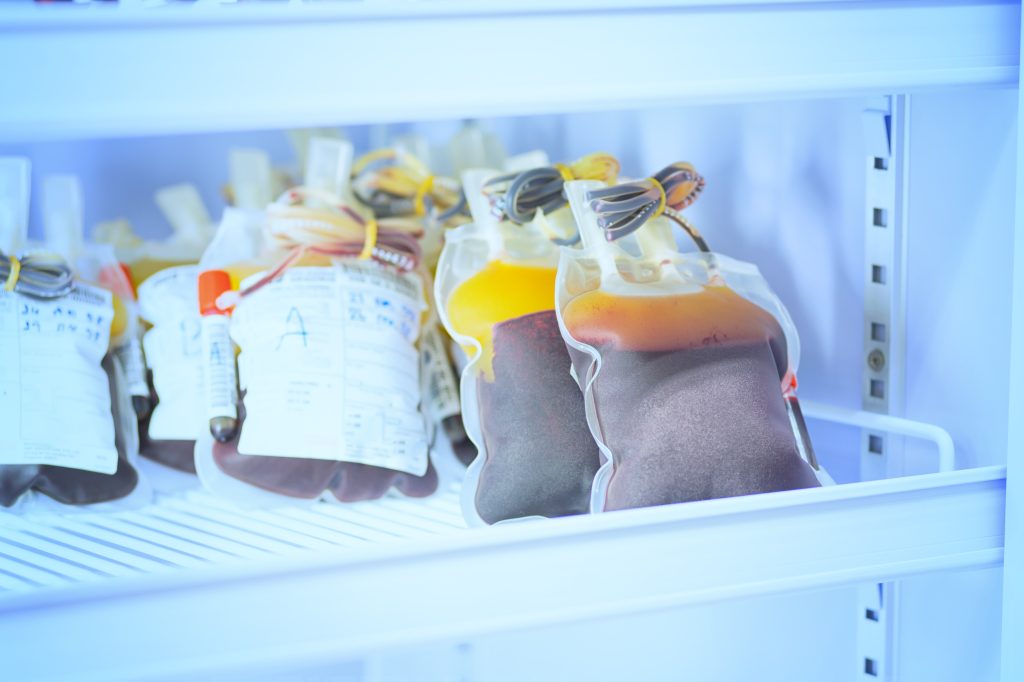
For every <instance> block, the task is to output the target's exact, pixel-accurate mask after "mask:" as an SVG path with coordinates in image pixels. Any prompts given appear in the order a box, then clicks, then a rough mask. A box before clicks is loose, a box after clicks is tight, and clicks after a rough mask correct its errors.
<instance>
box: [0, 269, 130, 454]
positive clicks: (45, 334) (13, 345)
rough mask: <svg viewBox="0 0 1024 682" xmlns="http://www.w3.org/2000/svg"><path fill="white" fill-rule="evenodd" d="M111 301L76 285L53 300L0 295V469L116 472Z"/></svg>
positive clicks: (97, 290) (97, 291) (107, 295)
mask: <svg viewBox="0 0 1024 682" xmlns="http://www.w3.org/2000/svg"><path fill="white" fill-rule="evenodd" d="M113 315H114V309H113V305H112V304H111V294H110V292H108V291H105V290H103V289H100V288H98V287H92V286H87V285H83V284H79V285H78V286H77V287H76V289H75V290H74V291H72V292H71V293H70V294H68V295H67V296H64V297H62V298H58V299H53V300H41V299H36V298H30V297H28V296H23V295H21V294H13V293H0V357H2V358H4V364H5V366H6V367H8V368H9V369H8V370H6V371H4V372H3V373H2V374H0V433H2V434H4V441H5V442H4V446H3V447H2V448H0V464H49V465H55V466H62V467H70V468H73V469H81V470H83V471H95V472H98V473H103V474H113V473H114V472H115V471H116V470H117V449H116V447H115V445H114V422H113V418H112V417H111V412H110V384H109V382H108V380H107V375H106V373H105V372H104V371H103V368H102V367H101V366H100V362H101V361H102V360H103V356H104V355H105V354H106V352H107V345H108V344H109V343H110V322H111V319H112V318H113Z"/></svg>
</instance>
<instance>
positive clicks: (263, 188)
mask: <svg viewBox="0 0 1024 682" xmlns="http://www.w3.org/2000/svg"><path fill="white" fill-rule="evenodd" d="M228 165H229V175H230V178H231V189H232V190H233V191H234V194H235V206H237V207H238V208H241V209H244V210H251V211H262V210H263V209H265V208H266V207H267V204H269V203H270V202H271V201H273V200H274V197H273V196H272V193H273V170H272V168H271V167H270V157H269V156H267V153H266V152H265V151H263V150H262V149H232V150H231V152H230V153H229V155H228Z"/></svg>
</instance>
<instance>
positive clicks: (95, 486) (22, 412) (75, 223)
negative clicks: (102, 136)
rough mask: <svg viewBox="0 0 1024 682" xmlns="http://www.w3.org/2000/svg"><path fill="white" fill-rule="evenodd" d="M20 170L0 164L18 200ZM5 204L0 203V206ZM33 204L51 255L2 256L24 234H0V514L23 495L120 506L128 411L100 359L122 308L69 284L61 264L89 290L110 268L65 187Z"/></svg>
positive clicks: (120, 326)
mask: <svg viewBox="0 0 1024 682" xmlns="http://www.w3.org/2000/svg"><path fill="white" fill-rule="evenodd" d="M27 169H28V164H27V161H23V160H11V159H0V188H4V187H9V183H8V181H9V180H11V179H12V175H16V176H18V177H20V179H18V180H17V181H16V184H19V185H22V187H21V189H20V190H19V191H18V192H16V193H15V195H16V196H17V198H16V199H15V201H16V202H19V203H20V202H27V199H28V188H27V180H28V173H27ZM68 190H71V191H68ZM2 193H3V194H7V192H6V191H5V192H2ZM11 199H12V197H11V196H10V195H8V196H0V203H5V204H6V203H7V202H8V201H9V200H11ZM44 203H45V205H46V206H45V211H44V213H45V214H46V233H47V241H48V246H49V247H50V249H51V250H52V251H54V252H57V254H59V255H54V254H52V253H43V252H29V253H28V254H24V253H23V254H22V256H21V257H16V256H14V255H13V254H14V253H15V252H16V251H17V250H18V248H19V247H20V245H21V244H22V242H23V241H24V235H25V231H26V228H27V225H25V224H24V223H23V222H20V221H15V222H14V223H13V224H4V225H0V233H3V234H0V237H2V240H0V241H2V243H3V245H4V246H3V249H5V250H7V252H4V253H0V275H2V279H3V285H2V288H0V353H2V354H3V356H4V357H5V358H7V361H8V362H9V363H11V364H12V365H13V366H14V367H16V368H17V371H15V372H10V373H7V374H5V376H4V379H3V381H2V383H0V387H2V388H0V430H2V431H3V433H5V434H6V435H7V437H8V445H7V446H5V447H4V448H3V449H2V450H0V505H3V506H8V507H9V506H12V505H13V504H15V502H17V501H18V500H19V499H21V498H23V497H25V496H26V493H29V492H30V491H33V490H34V491H37V492H39V493H42V494H44V495H46V496H48V497H51V498H53V499H55V500H57V501H59V502H62V503H65V504H91V503H98V502H106V501H110V500H114V499H119V498H122V497H126V496H128V495H129V494H130V493H132V492H133V491H134V490H135V489H136V487H137V484H138V475H137V473H136V471H135V469H134V467H133V466H132V463H131V459H132V458H133V457H134V454H135V448H136V447H137V443H136V439H135V431H134V416H133V415H132V414H131V413H132V406H131V403H130V398H129V396H128V392H127V386H126V383H125V377H124V375H123V373H122V372H121V370H120V368H119V367H118V366H117V365H116V363H114V362H113V361H112V356H111V355H110V354H108V351H109V348H110V341H111V338H112V337H117V336H118V335H121V334H123V333H125V330H126V328H127V322H126V311H127V308H126V306H125V304H124V302H123V301H120V300H118V298H117V297H116V296H113V295H112V294H111V293H110V291H108V290H106V289H104V288H101V287H97V286H93V285H90V284H86V283H84V282H81V281H78V282H76V281H75V278H74V273H73V272H72V269H71V267H69V266H68V264H67V263H68V260H66V259H70V260H73V261H74V263H75V265H76V269H77V271H78V273H79V274H81V275H82V276H83V277H87V278H88V279H91V280H93V281H98V280H101V279H103V273H104V272H105V271H107V270H109V269H113V270H116V271H119V267H118V265H117V263H116V261H115V260H114V257H113V253H112V252H107V253H104V252H103V250H101V249H98V248H91V247H86V246H84V245H82V243H81V231H80V224H81V223H80V220H81V216H80V214H79V213H78V212H77V208H78V207H79V206H80V199H79V198H78V195H77V186H76V185H75V184H74V183H73V182H70V179H64V178H61V179H60V182H59V183H48V185H47V192H46V196H45V197H44ZM24 208H27V207H24ZM18 214H20V215H27V210H20V211H16V213H15V215H18ZM55 425H59V426H60V428H54V426H55Z"/></svg>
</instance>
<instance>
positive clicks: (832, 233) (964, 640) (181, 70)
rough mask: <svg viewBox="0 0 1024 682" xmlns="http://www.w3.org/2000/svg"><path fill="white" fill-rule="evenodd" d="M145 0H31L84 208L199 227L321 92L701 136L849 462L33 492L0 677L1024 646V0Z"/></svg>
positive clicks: (607, 139) (708, 663)
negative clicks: (165, 190)
mask: <svg viewBox="0 0 1024 682" xmlns="http://www.w3.org/2000/svg"><path fill="white" fill-rule="evenodd" d="M124 4H125V5H126V6H124V7H120V8H99V7H83V8H79V7H67V8H40V7H36V8H4V9H0V89H2V91H3V92H5V93H7V96H5V97H4V98H3V100H4V104H3V106H0V156H10V155H18V156H26V157H29V158H30V159H31V160H32V164H33V168H32V172H33V178H34V180H38V179H41V178H43V177H45V176H47V175H52V174H57V173H72V174H75V175H77V176H78V177H79V178H80V179H81V181H82V188H83V197H84V210H85V224H86V226H87V230H89V229H91V228H92V226H94V225H96V224H97V223H99V222H101V221H105V220H112V219H117V218H125V219H128V220H130V221H131V223H132V224H133V225H134V227H135V229H136V231H138V232H139V234H140V235H141V236H144V237H154V238H156V237H162V236H165V235H167V234H168V233H169V231H170V226H169V225H168V224H167V223H166V222H165V221H164V219H163V217H162V216H161V215H160V213H159V211H158V209H157V206H156V204H155V203H154V201H153V194H154V192H155V191H156V190H157V189H159V188H161V187H164V186H167V185H171V184H175V183H179V182H191V183H194V184H195V185H196V186H197V187H198V188H199V190H200V193H201V195H202V198H203V200H204V202H205V203H206V205H207V206H208V207H209V209H210V213H211V215H213V216H215V217H216V216H218V215H219V214H220V211H221V209H222V208H223V206H224V203H225V202H224V199H223V195H222V186H223V185H224V183H225V180H226V178H227V172H228V166H227V159H228V153H229V151H230V150H231V149H234V148H245V147H249V148H260V149H264V150H266V151H267V152H268V153H269V154H270V156H271V159H272V161H273V162H274V163H275V165H279V166H288V165H294V163H295V159H294V153H293V150H292V148H291V147H290V145H289V141H288V136H287V135H286V131H287V130H290V129H297V128H303V127H313V126H316V127H324V128H331V129H334V130H338V131H340V132H341V134H343V135H344V136H345V137H347V138H348V139H349V140H351V141H352V142H353V144H354V145H355V148H356V150H357V153H358V152H361V151H367V150H369V149H372V148H375V147H379V146H382V145H384V144H388V143H390V142H393V141H394V140H396V139H403V138H404V139H409V136H412V135H419V136H422V137H423V138H424V139H425V140H427V143H428V148H429V150H430V156H431V159H432V160H433V161H434V163H435V164H436V165H437V166H438V167H441V168H442V169H443V168H444V167H445V165H446V164H448V163H449V160H448V157H447V144H448V142H449V140H451V138H452V136H453V135H455V134H456V133H457V132H458V131H459V130H460V129H461V127H462V126H463V125H465V119H472V120H473V121H474V125H478V126H480V127H481V128H482V129H484V130H488V131H491V132H493V133H494V134H496V135H497V137H498V138H499V139H500V141H501V144H502V146H503V147H504V149H505V150H506V152H507V153H509V154H517V153H521V152H526V151H530V150H533V149H543V150H544V151H546V152H547V153H548V155H549V157H550V158H551V159H553V160H569V159H574V158H577V157H579V156H581V155H583V154H586V153H589V152H592V151H595V150H603V151H608V152H610V153H612V154H614V155H616V156H617V157H618V158H619V159H620V160H621V162H622V168H623V174H624V175H625V176H628V177H645V176H648V175H650V174H651V173H653V172H654V171H656V170H657V169H659V168H661V167H663V166H665V165H667V164H669V163H671V162H674V161H678V160H686V161H689V162H691V163H693V164H694V166H695V167H696V168H698V169H699V170H700V172H701V174H702V175H703V176H704V177H705V178H706V179H707V188H706V190H705V191H704V193H703V195H702V196H701V198H700V200H699V201H698V202H697V203H696V204H695V205H694V206H693V207H692V208H691V209H689V210H688V213H687V215H688V216H689V217H690V218H691V220H692V221H693V222H694V223H695V224H696V225H698V226H699V228H700V229H701V231H702V233H703V234H704V235H705V237H706V238H707V239H708V241H709V242H710V243H711V244H712V247H713V248H714V249H715V250H717V251H721V252H723V253H727V254H729V255H731V256H734V257H736V258H740V259H742V260H746V261H750V262H753V263H756V264H757V265H758V266H759V267H760V269H761V271H762V272H763V273H764V275H765V277H766V279H767V280H768V281H769V282H770V284H771V286H772V287H773V288H774V290H775V291H776V292H777V293H778V295H779V297H780V298H781V299H782V300H783V302H784V303H785V305H786V306H787V307H788V309H789V311H790V313H791V314H792V317H793V320H794V322H795V324H796V327H797V329H798V330H799V334H800V342H801V350H802V353H801V363H800V388H799V391H800V397H801V400H802V401H804V402H805V405H806V408H805V411H806V413H807V415H808V417H809V426H810V430H811V436H812V439H813V442H814V445H815V451H816V454H817V457H818V459H819V460H820V461H821V462H822V464H823V465H824V467H825V469H827V471H828V472H829V474H830V475H831V476H832V478H834V479H835V481H836V483H837V485H835V486H827V487H824V488H820V489H812V490H801V491H791V492H783V493H773V494H768V495H756V496H749V497H742V498H731V499H722V500H712V501H707V502H697V503H690V504H684V505H671V506H666V507H658V508H650V509H642V510H631V511H627V512H615V513H606V514H599V515H590V516H584V517H574V518H566V519H554V520H547V521H544V522H528V523H516V524H506V525H500V526H496V527H489V528H471V529H470V528H465V526H464V522H463V520H462V516H461V514H460V511H459V506H458V491H459V472H460V469H459V468H458V466H456V465H455V463H454V460H452V461H451V462H449V463H448V465H447V466H446V467H445V470H444V473H445V474H446V478H445V484H444V489H443V490H441V491H439V492H438V494H436V495H435V496H433V497H431V498H428V499H426V500H410V499H399V498H389V497H386V498H384V499H382V500H379V501H376V502H367V503H357V504H352V505H345V506H339V505H318V506H296V505H290V506H281V507H280V508H273V509H263V510H259V511H253V510H242V509H238V508H235V507H233V506H232V505H231V504H230V503H228V502H225V501H223V500H219V499H217V498H215V497H213V496H212V495H210V494H208V493H206V492H204V491H202V490H201V489H200V488H199V487H198V485H197V484H195V483H193V482H192V481H190V480H188V479H187V478H186V477H183V476H182V477H180V478H174V479H173V480H171V479H168V480H171V482H172V483H173V484H174V485H173V486H172V487H176V491H175V492H169V493H164V494H161V495H159V496H158V497H157V499H156V500H155V501H154V502H153V503H152V504H151V505H149V506H147V507H145V508H142V509H138V510H132V511H123V512H115V513H92V512H89V511H88V510H78V511H75V513H67V514H56V513H54V514H46V515H34V516H16V515H7V514H5V515H0V643H2V644H0V678H3V679H10V680H63V679H76V680H85V679H89V680H92V679H96V680H134V679H146V680H150V679H152V680H177V679H199V680H224V679H245V680H278V679H280V680H290V679H310V680H313V679H317V680H319V679H324V680H327V679H331V680H365V681H367V682H382V681H385V680H425V681H428V682H433V681H434V680H437V681H441V680H460V681H463V680H464V681H466V682H506V681H507V682H512V681H513V680H522V679H530V680H593V681H595V682H604V681H606V680H607V681H612V680H624V679H633V680H659V681H660V680H680V679H692V680H759V681H775V680H778V681H780V682H781V681H783V680H785V681H787V682H789V681H795V680H801V681H803V680H806V681H817V680H845V681H850V682H852V681H855V680H856V681H858V682H859V681H864V680H876V679H883V680H900V681H902V682H918V681H920V682H925V681H942V680H951V681H953V680H978V681H985V682H998V681H1000V680H1001V681H1002V682H1011V681H1012V680H1019V679H1024V653H1022V651H1021V647H1020V646H1019V642H1020V641H1021V636H1022V635H1024V598H1022V596H1021V591H1022V590H1024V586H1022V583H1024V480H1022V479H1024V222H1022V218H1021V217H1020V210H1019V209H1018V203H1019V202H1020V201H1021V199H1022V196H1024V190H1022V187H1024V174H1022V171H1024V157H1022V151H1021V150H1022V149H1024V145H1022V144H1021V142H1020V141H1019V140H1018V124H1019V122H1020V120H1021V118H1020V102H1021V99H1020V92H1021V91H1020V87H1019V66H1018V65H1019V63H1020V42H1019V37H1020V29H1021V16H1020V5H1019V4H1018V3H1014V2H997V1H993V2H978V3H975V2H967V1H966V0H962V1H959V2H957V1H954V2H948V3H925V2H917V1H916V0H914V1H911V2H905V3H893V4H889V3H871V2H859V1H854V2H843V3H839V2H830V1H827V0H818V1H815V0H808V1H806V2H793V3H789V4H781V5H780V4H769V3H764V4H763V3H761V2H758V1H756V0H750V1H747V0H741V1H740V2H737V3H734V4H730V5H727V6H725V5H721V4H719V3H716V2H711V1H710V0H706V1H705V2H700V1H699V0H688V1H678V2H671V1H668V0H665V1H661V2H656V1H651V2H646V3H641V5H640V6H635V5H633V4H631V3H626V2H621V3H620V2H613V1H611V0H593V1H591V2H586V3H584V2H573V1H570V0H561V1H560V2H555V3H539V2H528V3H525V4H523V3H506V2H495V3H490V4H489V5H488V6H486V7H481V8H478V7H477V6H476V5H475V4H470V3H459V2H451V1H449V0H439V1H438V2H435V3H423V4H421V3H401V2H384V1H380V2H370V1H367V2H351V3H350V2H337V3H334V2H330V3H314V4H309V5H307V4H303V3H269V4H268V5H263V4H261V3H256V6H248V5H243V4H239V5H237V6H235V5H230V6H224V5H220V4H217V3H209V5H210V6H207V5H204V4H203V3H200V5H199V6H195V7H193V6H188V7H164V8H144V7H136V6H135V5H136V4H145V3H124ZM33 10H34V11H33ZM519 43H522V44H521V45H520V44H519ZM595 52H596V53H599V54H601V55H602V57H601V58H599V59H594V60H592V61H588V59H586V58H584V57H582V56H581V55H585V54H592V53H595ZM41 230H42V216H41V211H40V209H39V205H38V202H33V206H32V211H31V219H30V236H32V237H35V238H39V237H41V236H42V232H41ZM0 367H2V365H0ZM890 417H891V419H890ZM143 466H146V465H145V464H144V465H143ZM146 473H147V474H149V475H151V476H153V477H161V476H167V474H166V473H164V472H161V471H160V467H158V466H157V465H150V466H146ZM1013 510H1016V511H1015V512H1014V511H1013ZM1014 642H1016V643H1017V644H1016V645H1014Z"/></svg>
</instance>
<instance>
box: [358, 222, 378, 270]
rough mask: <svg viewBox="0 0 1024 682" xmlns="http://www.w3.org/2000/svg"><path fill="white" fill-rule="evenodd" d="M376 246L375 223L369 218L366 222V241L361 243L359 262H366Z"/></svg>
mask: <svg viewBox="0 0 1024 682" xmlns="http://www.w3.org/2000/svg"><path fill="white" fill-rule="evenodd" d="M376 246H377V221H376V220H374V219H373V218H370V219H369V220H367V221H366V239H365V241H364V242H363V250H362V251H361V252H360V254H359V260H368V259H369V258H370V256H372V255H373V250H374V248H376Z"/></svg>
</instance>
